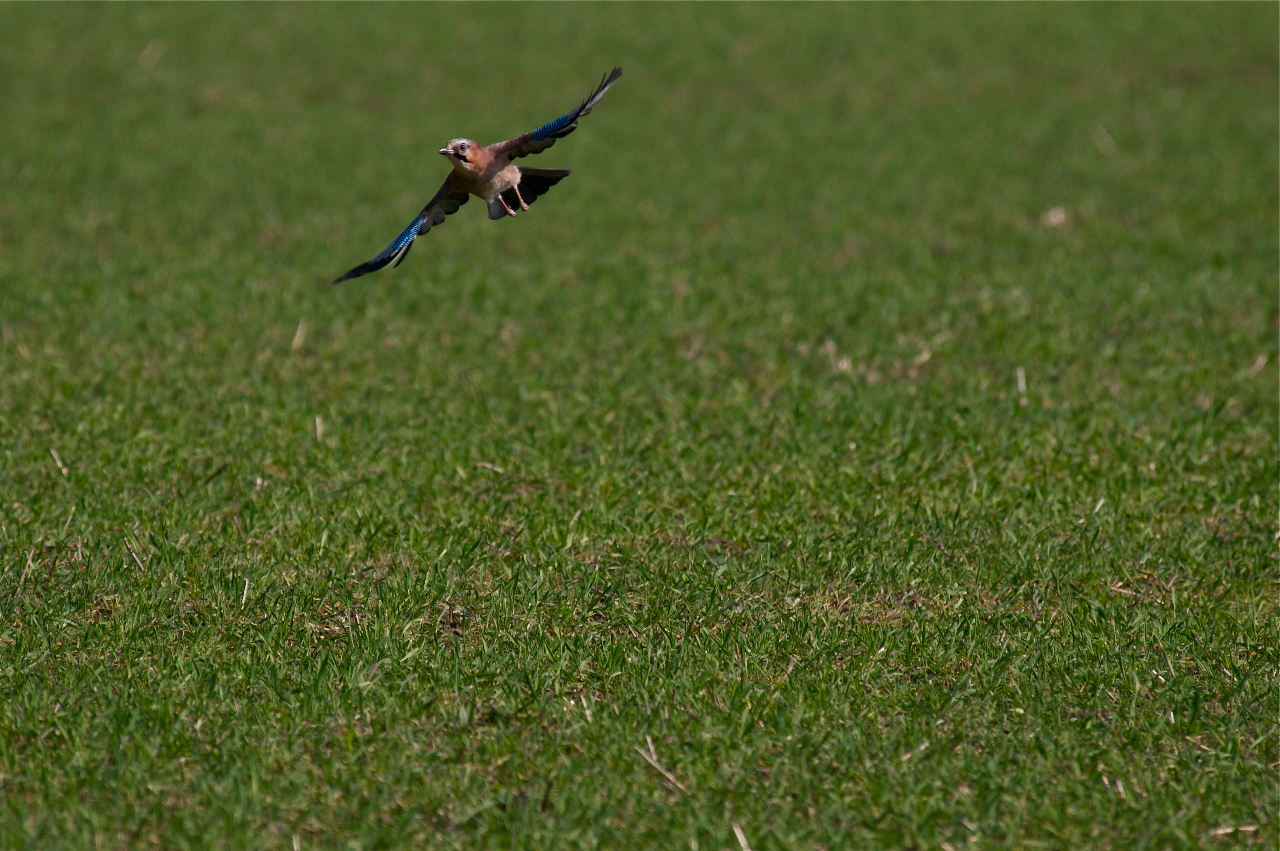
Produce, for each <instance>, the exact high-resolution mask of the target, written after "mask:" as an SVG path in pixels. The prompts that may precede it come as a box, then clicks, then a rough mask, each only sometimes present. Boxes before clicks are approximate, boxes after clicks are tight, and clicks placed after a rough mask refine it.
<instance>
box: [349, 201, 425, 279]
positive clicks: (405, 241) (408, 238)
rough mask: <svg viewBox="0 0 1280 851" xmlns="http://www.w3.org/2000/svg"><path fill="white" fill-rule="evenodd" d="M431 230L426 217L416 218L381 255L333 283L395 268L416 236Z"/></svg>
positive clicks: (411, 245)
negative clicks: (389, 267) (387, 268)
mask: <svg viewBox="0 0 1280 851" xmlns="http://www.w3.org/2000/svg"><path fill="white" fill-rule="evenodd" d="M424 225H425V230H430V229H431V223H430V220H429V219H428V218H427V217H426V216H418V217H417V218H416V219H414V220H413V224H411V225H409V226H408V227H407V228H405V229H404V233H402V234H400V235H399V236H398V237H396V238H395V241H394V242H392V243H391V244H390V245H388V246H387V247H386V248H385V249H383V251H382V253H381V254H379V255H378V256H377V257H375V258H373V259H372V260H370V261H369V262H368V263H361V264H360V265H359V266H357V267H355V268H354V269H352V270H351V271H350V272H348V273H347V274H345V275H343V276H342V277H341V278H338V279H337V280H336V281H334V283H335V284H340V283H342V282H343V281H349V280H351V279H352V278H359V277H360V276H361V275H367V274H369V273H370V272H376V271H378V270H379V269H385V268H386V267H387V266H391V267H393V268H394V267H396V266H399V265H400V261H402V260H404V258H405V257H406V256H407V255H408V253H409V249H410V248H413V241H414V240H415V239H417V238H418V234H419V233H422V232H423V230H424V227H423V226H424Z"/></svg>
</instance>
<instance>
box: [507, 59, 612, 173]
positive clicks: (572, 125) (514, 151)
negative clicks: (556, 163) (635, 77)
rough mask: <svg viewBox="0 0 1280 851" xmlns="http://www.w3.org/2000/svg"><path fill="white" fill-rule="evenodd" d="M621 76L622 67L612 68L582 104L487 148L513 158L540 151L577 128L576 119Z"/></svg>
mask: <svg viewBox="0 0 1280 851" xmlns="http://www.w3.org/2000/svg"><path fill="white" fill-rule="evenodd" d="M621 76H622V69H621V68H614V69H613V71H611V72H610V73H609V74H608V75H607V76H605V77H604V78H603V79H602V80H601V81H600V85H599V86H597V87H596V90H595V91H594V92H592V93H591V96H590V97H588V98H587V99H586V100H584V101H583V102H582V106H579V107H578V108H577V109H575V110H573V111H571V112H566V113H565V114H564V115H562V116H560V117H559V118H557V119H556V120H555V121H551V122H548V123H546V124H544V125H542V126H541V127H539V128H538V129H537V130H531V131H529V132H528V133H525V134H524V135H523V136H517V137H515V138H514V139H508V140H507V141H505V142H499V143H498V144H496V145H490V146H489V150H490V151H492V152H493V153H494V154H495V155H498V154H507V156H508V157H509V158H510V159H513V160H514V159H519V158H520V157H524V156H528V155H529V154H540V153H542V152H543V151H545V150H546V149H547V148H550V147H551V146H552V145H554V144H555V143H556V139H559V138H562V137H564V136H568V135H569V134H570V133H572V132H573V131H574V130H577V129H578V119H579V118H581V117H582V116H584V115H587V114H589V113H590V112H591V110H592V109H594V108H595V105H596V104H598V103H599V102H600V98H602V97H604V93H605V92H607V91H609V87H610V86H612V85H613V84H614V83H616V82H618V78H619V77H621Z"/></svg>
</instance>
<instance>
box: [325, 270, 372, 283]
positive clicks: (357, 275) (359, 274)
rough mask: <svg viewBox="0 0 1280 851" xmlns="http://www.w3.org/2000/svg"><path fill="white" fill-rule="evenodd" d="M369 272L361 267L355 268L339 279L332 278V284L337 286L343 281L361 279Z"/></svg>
mask: <svg viewBox="0 0 1280 851" xmlns="http://www.w3.org/2000/svg"><path fill="white" fill-rule="evenodd" d="M370 271H372V270H369V269H364V268H362V267H361V266H357V267H355V268H354V269H352V270H351V271H350V272H348V273H347V274H345V275H343V276H342V277H341V278H334V280H333V283H334V285H337V284H341V283H342V282H343V281H350V280H353V279H355V278H363V277H364V276H365V275H367V274H369V272H370Z"/></svg>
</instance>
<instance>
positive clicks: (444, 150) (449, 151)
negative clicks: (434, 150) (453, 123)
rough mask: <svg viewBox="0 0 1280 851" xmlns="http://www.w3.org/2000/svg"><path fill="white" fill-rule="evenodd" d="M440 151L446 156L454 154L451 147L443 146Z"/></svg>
mask: <svg viewBox="0 0 1280 851" xmlns="http://www.w3.org/2000/svg"><path fill="white" fill-rule="evenodd" d="M440 153H442V154H444V155H445V156H446V157H451V156H453V151H452V150H450V149H449V148H441V149H440Z"/></svg>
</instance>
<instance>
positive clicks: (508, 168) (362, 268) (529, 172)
mask: <svg viewBox="0 0 1280 851" xmlns="http://www.w3.org/2000/svg"><path fill="white" fill-rule="evenodd" d="M621 76H622V69H621V68H614V69H613V71H611V72H610V73H609V74H607V75H605V77H604V78H602V79H601V81H600V85H599V86H597V87H596V90H595V91H594V92H592V93H591V95H590V96H589V97H588V98H587V99H586V100H584V101H583V102H582V105H581V106H579V107H578V108H577V109H574V110H571V111H569V112H566V113H565V114H564V115H562V116H560V117H559V118H557V119H556V120H555V121H550V122H548V123H546V124H544V125H542V126H541V127H539V128H538V129H536V130H531V131H529V132H528V133H525V134H523V135H521V136H517V137H515V138H514V139H508V140H507V141H505V142H498V143H497V144H496V145H489V146H484V145H480V144H477V143H476V142H473V141H471V140H470V139H454V140H453V141H451V142H450V143H449V144H448V145H446V146H445V147H443V148H441V149H440V153H441V154H443V155H444V156H446V157H448V158H449V159H450V160H452V164H453V170H452V171H451V172H449V176H448V177H446V178H445V180H444V185H442V186H441V187H440V191H438V192H436V194H435V197H434V198H432V199H431V200H430V201H428V202H427V206H425V207H423V208H422V212H421V213H418V216H417V218H415V219H414V220H413V223H412V224H410V225H409V226H408V227H407V228H405V229H404V232H403V233H401V234H400V235H399V236H398V237H396V239H395V241H394V242H392V243H391V244H390V245H388V246H387V247H386V249H385V250H383V252H382V253H381V254H379V255H378V256H377V257H375V258H373V259H372V260H370V261H369V262H368V263H361V264H360V265H359V266H357V267H355V268H354V269H352V270H351V271H350V272H348V273H347V274H345V275H343V276H342V277H341V278H338V279H337V280H336V281H334V283H335V284H340V283H342V282H343V281H349V280H351V279H352V278H359V277H360V276H361V275H367V274H369V273H370V272H376V271H378V270H379V269H384V268H386V267H387V266H399V265H400V262H401V261H402V260H404V258H405V256H406V255H407V254H408V253H409V249H410V248H412V247H413V241H414V240H415V239H417V238H418V237H419V236H421V235H422V234H424V233H426V232H427V231H429V230H431V226H432V225H438V224H440V223H441V222H443V221H444V218H445V216H448V215H452V214H453V213H456V212H457V211H458V208H459V207H461V206H462V205H463V204H465V203H467V201H468V200H469V199H470V197H471V196H472V195H475V196H476V197H477V198H482V199H484V202H485V203H486V204H488V205H489V218H490V219H501V218H503V217H504V216H515V215H516V210H517V208H518V209H520V210H528V209H529V205H530V204H532V203H533V202H534V201H536V200H538V197H539V196H541V195H543V194H545V193H546V192H547V190H549V189H550V188H551V187H552V186H555V185H556V184H557V183H559V182H560V181H561V180H563V179H565V178H566V177H568V176H569V169H567V168H526V167H524V166H518V165H514V164H513V163H512V162H511V161H512V160H516V159H519V158H520V157H525V156H528V155H529V154H540V153H542V152H543V151H545V150H546V149H547V148H550V147H551V146H552V145H554V144H555V143H556V139H562V138H564V137H565V136H568V135H569V134H570V133H572V132H573V131H574V130H576V129H578V119H580V118H582V116H584V115H588V114H589V113H590V112H591V110H592V109H594V108H595V105H596V104H598V103H599V102H600V99H601V98H602V97H604V93H605V92H607V91H608V90H609V87H610V86H612V85H613V84H614V83H616V82H618V78H619V77H621Z"/></svg>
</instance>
